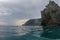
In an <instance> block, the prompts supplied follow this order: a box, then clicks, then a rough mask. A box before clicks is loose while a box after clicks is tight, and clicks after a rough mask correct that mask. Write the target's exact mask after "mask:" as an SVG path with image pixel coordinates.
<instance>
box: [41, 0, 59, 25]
mask: <svg viewBox="0 0 60 40" xmlns="http://www.w3.org/2000/svg"><path fill="white" fill-rule="evenodd" d="M41 16H42V22H41V24H42V26H51V25H60V7H59V6H58V5H57V4H56V3H55V2H54V1H50V2H49V4H48V5H47V6H46V8H45V9H44V10H43V11H41Z"/></svg>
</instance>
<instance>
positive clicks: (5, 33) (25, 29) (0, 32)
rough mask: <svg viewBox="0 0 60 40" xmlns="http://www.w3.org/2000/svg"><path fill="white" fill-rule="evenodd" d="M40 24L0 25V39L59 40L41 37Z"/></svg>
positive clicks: (41, 29)
mask: <svg viewBox="0 0 60 40" xmlns="http://www.w3.org/2000/svg"><path fill="white" fill-rule="evenodd" d="M42 33H43V28H42V27H41V26H18V27H16V26H0V40H60V39H49V38H45V37H41V34H42Z"/></svg>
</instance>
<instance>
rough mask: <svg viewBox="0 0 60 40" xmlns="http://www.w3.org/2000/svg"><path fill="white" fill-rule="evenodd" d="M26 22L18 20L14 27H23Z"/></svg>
mask: <svg viewBox="0 0 60 40" xmlns="http://www.w3.org/2000/svg"><path fill="white" fill-rule="evenodd" d="M26 21H27V20H18V21H16V24H15V25H18V26H21V25H23V24H24V23H25V22H26Z"/></svg>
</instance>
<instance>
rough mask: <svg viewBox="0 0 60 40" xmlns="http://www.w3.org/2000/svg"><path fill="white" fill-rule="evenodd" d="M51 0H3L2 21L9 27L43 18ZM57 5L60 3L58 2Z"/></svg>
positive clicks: (0, 12) (1, 6)
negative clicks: (43, 13)
mask: <svg viewBox="0 0 60 40" xmlns="http://www.w3.org/2000/svg"><path fill="white" fill-rule="evenodd" d="M48 2H49V0H3V1H1V2H0V20H1V19H2V20H3V21H4V22H7V23H8V24H9V25H12V24H14V23H15V24H16V23H18V22H19V24H20V23H21V20H22V19H23V20H24V19H34V18H41V11H42V10H43V9H44V8H45V6H46V5H47V4H48ZM55 2H56V3H58V4H59V3H60V2H58V1H57V0H56V1H55Z"/></svg>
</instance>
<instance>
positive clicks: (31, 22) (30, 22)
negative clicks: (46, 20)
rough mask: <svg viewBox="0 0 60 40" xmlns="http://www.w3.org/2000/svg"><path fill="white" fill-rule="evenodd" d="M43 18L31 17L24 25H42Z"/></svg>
mask: <svg viewBox="0 0 60 40" xmlns="http://www.w3.org/2000/svg"><path fill="white" fill-rule="evenodd" d="M40 25H41V19H30V20H28V21H27V22H26V23H25V24H23V26H40Z"/></svg>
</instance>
